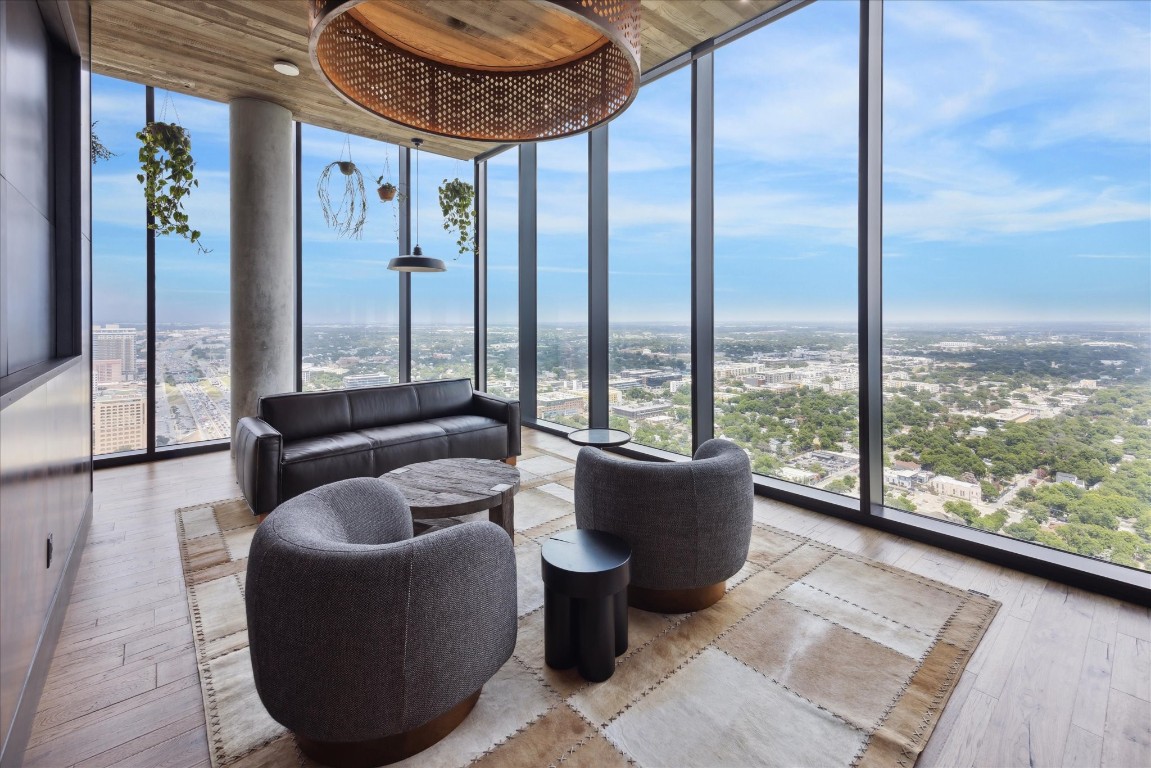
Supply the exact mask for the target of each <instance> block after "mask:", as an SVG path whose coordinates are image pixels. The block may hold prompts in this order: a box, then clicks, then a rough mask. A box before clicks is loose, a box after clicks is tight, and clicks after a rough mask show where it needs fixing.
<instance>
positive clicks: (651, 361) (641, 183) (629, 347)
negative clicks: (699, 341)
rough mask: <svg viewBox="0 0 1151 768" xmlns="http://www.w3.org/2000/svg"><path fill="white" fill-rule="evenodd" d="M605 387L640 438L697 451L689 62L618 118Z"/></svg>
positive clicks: (616, 420) (615, 415)
mask: <svg viewBox="0 0 1151 768" xmlns="http://www.w3.org/2000/svg"><path fill="white" fill-rule="evenodd" d="M610 130H611V133H610V138H609V142H608V144H609V150H608V154H609V169H610V171H609V173H610V179H609V187H610V195H611V205H610V209H609V224H610V240H611V242H610V254H611V255H610V259H609V281H610V290H609V294H608V295H609V300H610V302H611V311H610V313H609V322H610V328H609V334H610V335H609V347H610V352H609V358H608V376H609V380H608V396H609V398H610V406H609V407H610V409H611V410H610V413H611V425H612V426H613V427H617V428H619V429H624V430H627V431H629V432H631V433H632V439H633V441H634V442H636V443H639V444H641V445H647V446H651V447H654V448H662V449H664V450H667V451H674V452H675V453H681V454H685V455H690V454H691V69H690V68H687V67H685V68H683V69H681V70H679V71H678V72H674V73H672V74H670V75H667V76H666V77H663V78H662V79H660V80H657V81H656V82H654V83H651V84H650V85H646V86H644V87H643V88H642V89H641V90H640V93H639V96H638V97H637V98H636V101H635V103H634V104H632V105H631V106H630V107H628V109H627V111H626V112H624V113H623V115H621V116H620V117H619V118H617V119H616V120H614V121H613V122H612V123H611V129H610Z"/></svg>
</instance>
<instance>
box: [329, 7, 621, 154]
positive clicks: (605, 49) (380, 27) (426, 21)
mask: <svg viewBox="0 0 1151 768" xmlns="http://www.w3.org/2000/svg"><path fill="white" fill-rule="evenodd" d="M309 8H310V11H311V14H310V15H311V34H310V37H309V41H308V48H309V53H310V54H311V58H312V65H313V67H315V69H316V71H317V72H318V73H319V74H320V76H321V77H322V78H323V79H324V80H325V81H326V82H327V83H328V85H330V86H331V87H332V89H333V90H335V91H336V93H338V94H339V95H340V96H342V97H343V98H344V99H346V100H348V101H349V102H351V103H352V104H354V105H356V106H358V107H361V108H362V109H365V110H367V111H368V112H370V113H372V114H374V115H377V116H379V117H382V118H384V119H386V120H390V121H392V122H394V123H399V124H400V125H404V126H407V127H409V128H414V129H416V130H418V131H424V132H427V133H432V134H437V135H440V136H449V137H453V138H460V139H468V140H474V141H492V142H522V141H533V140H537V139H553V138H559V137H561V136H569V135H571V134H574V133H581V132H583V131H586V130H588V129H590V128H593V127H595V126H596V125H599V124H601V123H604V122H606V121H608V120H610V119H612V118H613V117H615V116H616V115H618V114H619V113H620V112H622V111H623V110H624V109H626V108H627V106H628V105H629V104H631V102H632V100H633V99H635V96H636V93H637V92H638V91H639V74H640V0H309Z"/></svg>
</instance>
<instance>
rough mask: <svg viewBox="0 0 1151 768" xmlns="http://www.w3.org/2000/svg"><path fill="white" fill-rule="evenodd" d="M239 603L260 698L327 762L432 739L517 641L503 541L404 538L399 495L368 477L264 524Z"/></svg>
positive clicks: (496, 532) (450, 532)
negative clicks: (243, 610)
mask: <svg viewBox="0 0 1151 768" xmlns="http://www.w3.org/2000/svg"><path fill="white" fill-rule="evenodd" d="M245 599H246V601H247V612H248V636H249V641H250V644H251V654H252V669H253V672H254V674H255V683H256V690H257V692H258V693H259V695H260V700H261V701H262V702H263V703H264V706H265V707H266V708H267V710H268V713H269V714H270V715H271V716H272V717H273V718H274V719H275V720H276V721H277V722H279V723H280V724H282V725H284V726H285V727H287V728H288V729H289V730H291V731H293V732H294V733H295V735H296V738H297V741H298V742H299V744H300V747H301V748H302V749H303V751H304V752H305V754H307V755H308V756H309V757H312V758H313V759H315V760H318V761H320V762H322V763H325V764H328V765H356V764H361V765H379V764H381V763H383V762H393V761H395V760H397V759H402V758H403V757H405V756H407V755H408V754H414V753H415V752H417V751H420V750H422V749H424V748H426V747H428V746H430V745H431V744H433V743H435V742H436V741H438V740H439V739H441V738H443V737H444V736H445V735H447V733H449V732H450V731H451V729H452V728H454V727H455V726H456V725H458V724H459V723H460V722H461V721H463V719H464V718H465V717H466V716H467V714H468V712H469V711H471V708H472V706H474V704H475V702H476V700H477V699H478V698H479V694H480V689H481V688H482V686H483V684H484V683H485V682H487V681H488V680H489V679H490V678H491V677H492V675H494V674H495V673H496V671H497V670H498V669H499V668H500V667H501V666H502V665H503V663H504V662H505V661H507V660H508V658H509V657H510V656H511V653H512V649H513V647H514V646H515V641H516V564H515V553H514V551H513V550H512V543H511V540H510V539H509V538H508V535H507V534H506V533H504V531H503V530H502V529H501V528H499V526H497V525H494V524H492V523H489V522H486V521H483V522H479V521H477V522H469V523H464V524H461V525H457V526H453V527H451V528H446V529H442V530H439V531H436V532H432V533H428V534H426V535H424V536H420V537H418V538H412V518H411V513H410V511H409V509H408V505H407V502H406V501H405V500H404V497H403V495H402V494H401V493H400V492H399V491H398V490H397V489H396V488H394V487H393V486H391V485H389V484H388V483H386V482H385V481H382V480H377V479H373V478H356V479H351V480H343V481H340V482H337V483H332V484H330V485H326V486H323V487H320V488H316V489H315V490H312V491H307V492H305V493H303V494H301V495H299V496H297V497H295V498H293V499H291V500H289V501H286V502H284V503H283V504H281V505H280V506H279V507H278V508H277V509H276V510H275V511H274V512H273V513H272V514H271V515H269V517H268V519H267V520H266V521H265V522H264V523H263V524H262V525H261V526H260V527H259V529H258V530H257V531H256V535H255V538H254V539H253V541H252V547H251V552H250V554H249V559H248V576H247V584H246V587H245Z"/></svg>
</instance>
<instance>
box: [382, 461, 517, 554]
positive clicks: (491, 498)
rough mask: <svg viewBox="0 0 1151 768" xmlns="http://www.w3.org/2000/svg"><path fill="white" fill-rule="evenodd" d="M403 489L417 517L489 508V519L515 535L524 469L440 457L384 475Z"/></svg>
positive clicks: (466, 512) (440, 516) (456, 513)
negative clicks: (518, 493)
mask: <svg viewBox="0 0 1151 768" xmlns="http://www.w3.org/2000/svg"><path fill="white" fill-rule="evenodd" d="M380 479H381V480H387V481H388V482H389V483H391V484H392V485H394V486H396V487H397V488H399V489H400V491H402V492H403V494H404V497H405V498H406V499H407V500H408V506H410V507H411V508H412V517H413V518H414V519H417V520H418V519H429V518H443V517H459V516H460V515H470V514H472V513H473V512H482V511H483V510H485V509H487V510H490V511H489V512H488V519H489V520H491V521H492V522H493V523H495V524H496V525H498V526H499V527H501V528H503V529H504V530H505V531H507V532H508V536H511V537H512V538H513V539H514V538H515V528H514V517H515V501H514V497H515V495H516V492H517V491H518V490H519V489H520V471H519V470H518V469H516V468H515V467H513V466H511V465H510V464H505V463H504V462H502V461H494V460H492V459H436V460H435V461H421V462H419V463H417V464H409V465H408V466H406V467H399V468H398V469H393V470H392V471H391V472H388V473H386V474H383V475H380Z"/></svg>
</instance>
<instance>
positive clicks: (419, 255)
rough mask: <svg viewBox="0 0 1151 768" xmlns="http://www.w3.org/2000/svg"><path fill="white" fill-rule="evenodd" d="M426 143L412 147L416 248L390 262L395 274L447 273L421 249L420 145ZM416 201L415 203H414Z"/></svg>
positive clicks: (420, 141) (410, 199)
mask: <svg viewBox="0 0 1151 768" xmlns="http://www.w3.org/2000/svg"><path fill="white" fill-rule="evenodd" d="M423 143H424V140H423V139H420V138H415V139H412V145H413V146H414V147H415V148H416V150H415V152H416V194H415V197H410V198H408V200H409V204H410V205H412V206H413V207H414V208H415V211H416V241H417V242H416V247H415V248H413V249H412V252H411V253H410V254H408V255H407V256H397V257H396V258H394V259H392V260H391V261H389V262H388V269H390V270H392V271H394V272H446V271H447V267H445V266H444V262H443V261H442V260H441V259H433V258H432V257H431V256H425V255H424V249H423V248H421V247H420V244H419V242H418V241H419V239H420V145H421V144H423ZM412 201H414V203H413V202H412Z"/></svg>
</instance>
